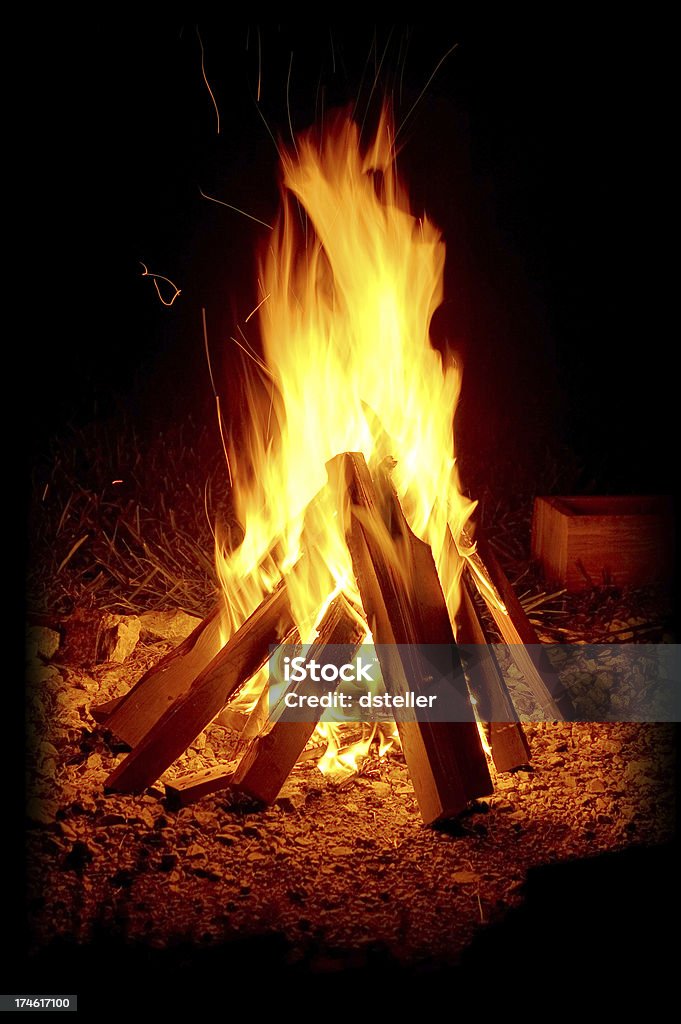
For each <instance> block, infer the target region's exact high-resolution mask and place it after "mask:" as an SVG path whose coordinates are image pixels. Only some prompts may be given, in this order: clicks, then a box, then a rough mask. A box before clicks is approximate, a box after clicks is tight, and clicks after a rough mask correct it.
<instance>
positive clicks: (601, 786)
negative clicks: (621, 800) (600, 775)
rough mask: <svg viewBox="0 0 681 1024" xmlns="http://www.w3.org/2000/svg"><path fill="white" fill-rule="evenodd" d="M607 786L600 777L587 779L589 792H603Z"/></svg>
mask: <svg viewBox="0 0 681 1024" xmlns="http://www.w3.org/2000/svg"><path fill="white" fill-rule="evenodd" d="M607 788H608V787H607V786H606V785H605V783H604V782H603V780H602V779H591V780H590V781H589V786H588V789H589V792H590V793H605V792H606V791H607Z"/></svg>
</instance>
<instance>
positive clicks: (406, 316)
mask: <svg viewBox="0 0 681 1024" xmlns="http://www.w3.org/2000/svg"><path fill="white" fill-rule="evenodd" d="M392 139H393V131H392V123H391V120H390V118H389V116H388V115H387V114H385V113H384V115H383V116H382V118H381V121H380V124H379V127H378V130H377V133H376V137H375V139H374V141H373V143H372V144H371V145H370V147H369V149H368V150H367V152H366V153H362V151H361V149H360V142H359V132H358V129H357V126H356V125H355V124H354V123H352V122H351V121H349V120H346V119H338V120H337V121H336V122H335V124H333V125H332V126H331V127H330V128H328V129H326V130H325V132H324V135H323V136H322V137H321V138H319V137H318V136H317V135H315V133H314V132H310V133H308V134H307V135H305V136H303V137H301V138H299V139H298V141H297V144H296V147H295V150H294V151H292V152H288V153H284V154H283V156H282V168H283V189H282V212H281V216H280V218H279V221H278V223H277V225H276V226H275V229H274V231H273V234H272V236H271V237H270V239H269V245H268V246H267V248H266V250H265V252H264V254H263V258H262V262H261V267H260V276H259V285H260V289H261V296H262V298H261V302H260V305H259V309H258V316H259V322H260V330H261V336H262V345H263V352H264V362H260V361H259V360H258V361H257V362H256V361H255V360H254V361H253V362H252V363H251V364H249V367H250V370H251V372H250V373H249V374H248V375H247V398H248V403H247V404H248V409H249V416H250V422H249V423H248V429H247V433H246V437H247V442H246V444H245V445H244V444H243V443H241V444H240V445H239V447H238V449H237V446H236V445H235V444H231V445H230V450H229V456H230V462H231V467H232V474H233V484H234V501H235V506H236V511H237V514H238V516H239V519H240V521H241V523H242V524H243V527H244V531H245V533H244V538H243V541H242V543H241V544H240V545H239V547H238V548H237V549H236V550H235V551H233V552H229V551H228V546H227V544H226V543H224V542H223V539H222V538H220V537H218V543H217V565H218V571H219V575H220V580H221V583H222V587H223V591H224V596H225V604H226V611H227V620H228V623H227V629H228V630H229V632H232V631H233V630H234V629H235V628H236V627H237V626H238V625H239V624H241V623H242V622H243V621H244V619H245V618H246V617H247V616H248V615H249V614H250V613H251V612H252V611H253V610H254V609H255V607H256V606H257V605H258V604H259V602H260V600H261V599H262V597H263V595H264V594H265V593H266V592H268V591H269V590H271V589H272V587H273V585H274V583H276V581H277V580H278V579H279V578H280V576H281V575H282V574H283V573H284V572H286V570H287V569H288V568H290V567H291V566H292V565H293V564H294V563H295V562H297V560H298V559H299V557H300V552H301V536H302V532H303V523H304V517H305V516H306V513H307V519H306V521H305V531H306V536H310V535H312V536H314V547H313V552H312V553H311V554H308V556H307V557H306V558H305V559H304V562H303V563H302V564H301V566H300V567H299V571H297V573H296V576H295V579H294V578H293V577H289V594H290V597H291V603H292V607H293V613H294V619H295V622H296V625H297V627H298V630H299V633H300V637H301V639H302V641H303V642H306V643H307V642H310V641H311V640H313V639H314V637H315V635H316V632H315V627H316V625H317V623H318V622H319V620H320V618H321V616H322V615H323V613H324V611H325V609H326V607H327V606H328V604H329V602H330V600H331V599H332V597H333V596H334V595H335V594H337V593H339V592H343V593H344V594H345V595H346V596H347V597H348V599H349V600H350V601H353V602H354V603H355V604H356V605H358V606H359V605H361V601H360V597H359V593H358V592H357V588H356V584H355V580H354V575H353V571H352V564H351V560H350V554H349V551H348V549H347V546H346V543H345V538H344V536H343V535H342V530H341V529H339V524H338V518H337V516H336V510H335V507H334V506H333V505H332V498H331V497H330V496H329V495H328V494H327V493H326V492H325V490H324V485H325V483H326V469H325V464H326V463H327V461H328V460H329V459H331V458H333V457H334V456H335V455H337V454H339V453H341V452H344V451H361V452H363V454H364V455H365V457H366V459H367V461H368V463H369V465H370V467H372V468H375V467H376V465H377V464H378V463H379V462H380V461H381V460H383V459H385V458H386V457H389V456H390V457H392V458H393V459H394V460H395V466H394V471H393V474H392V478H393V482H394V484H395V487H396V489H397V492H398V495H399V497H400V500H401V502H402V505H403V508H404V511H405V514H406V516H407V519H408V521H409V524H410V526H411V528H412V529H413V530H414V532H415V533H416V534H417V536H419V537H420V538H422V539H423V540H424V541H426V542H427V543H428V544H429V545H430V546H431V548H432V551H433V555H434V558H435V562H436V565H437V568H438V572H439V576H440V580H441V582H442V587H443V590H444V592H445V596H446V598H447V605H448V608H449V611H450V615H451V616H452V618H453V616H454V613H455V611H456V608H457V605H458V581H459V576H460V572H461V567H462V560H461V557H460V555H459V553H458V552H457V551H456V549H455V547H454V545H452V543H451V540H450V531H451V535H452V536H453V537H454V538H455V539H457V540H458V539H459V538H460V535H461V530H462V528H463V526H464V524H465V523H466V521H467V519H468V517H469V516H470V514H471V512H472V510H473V508H474V503H472V502H471V501H469V500H468V499H467V498H465V497H464V496H463V495H462V494H461V492H460V489H459V486H458V479H457V473H456V458H455V451H454V441H453V417H454V410H455V406H456V402H457V398H458V394H459V388H460V384H461V373H460V369H459V367H457V365H456V364H455V363H454V362H453V361H450V362H446V363H445V362H443V359H442V357H441V355H440V354H439V353H438V352H437V351H436V350H435V349H434V348H433V347H432V346H431V344H430V338H429V326H430V321H431V318H432V316H433V313H434V311H435V310H436V308H437V307H438V305H439V304H440V302H441V301H442V295H443V270H444V260H445V247H444V243H443V242H442V240H441V237H440V234H439V232H438V230H437V229H436V228H435V227H434V225H433V224H431V223H430V221H428V220H427V219H426V218H425V217H422V218H418V219H417V218H415V217H414V216H413V214H412V213H411V212H410V209H409V203H408V199H407V196H406V192H405V190H404V188H403V187H402V185H401V183H400V182H399V180H398V177H397V173H396V167H395V159H394V150H393V145H392ZM254 366H255V367H256V368H255V369H253V367H254ZM369 642H370V638H369ZM262 686H263V679H262V675H261V676H260V677H259V678H258V680H257V682H255V681H254V682H253V683H252V684H251V685H250V686H249V689H248V691H247V693H245V694H244V695H243V697H242V700H243V701H244V705H246V704H247V702H248V703H250V704H251V705H252V704H253V702H254V701H255V700H256V699H257V694H258V692H259V691H260V690H261V689H262ZM320 730H322V731H323V732H324V734H325V736H326V738H327V740H329V749H328V750H327V754H326V755H325V756H324V758H323V759H322V762H321V763H320V767H321V768H322V770H324V769H328V767H329V765H330V764H333V763H338V762H339V760H340V762H341V763H343V764H346V762H347V764H346V766H347V767H350V766H352V769H353V770H355V768H356V763H357V758H358V757H359V756H363V755H362V750H363V749H364V746H366V749H367V750H368V747H369V744H370V743H371V741H372V739H373V738H374V732H375V730H368V731H367V735H368V739H366V736H365V737H364V739H363V740H362V741H361V743H360V744H359V747H360V748H362V749H358V750H355V749H354V747H353V748H351V750H350V751H342V750H340V749H339V748H340V747H341V745H342V744H341V740H340V739H339V738H338V736H337V735H336V733H335V731H334V730H333V729H331V728H330V726H328V725H324V724H322V725H321V726H320ZM394 736H395V732H394V729H393V730H392V733H391V736H390V739H391V741H392V739H393V738H394ZM357 746H358V745H357V744H355V747H357ZM334 747H335V748H336V749H335V750H334V749H333V748H334ZM386 749H388V740H387V737H386V733H385V730H383V732H382V733H381V737H380V750H381V751H382V752H385V750H386ZM364 753H366V751H364ZM334 759H335V761H334Z"/></svg>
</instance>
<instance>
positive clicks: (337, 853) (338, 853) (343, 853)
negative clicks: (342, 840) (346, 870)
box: [329, 846, 355, 857]
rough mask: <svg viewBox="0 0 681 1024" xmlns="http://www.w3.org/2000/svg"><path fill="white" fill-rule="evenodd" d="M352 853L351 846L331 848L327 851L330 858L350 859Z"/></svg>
mask: <svg viewBox="0 0 681 1024" xmlns="http://www.w3.org/2000/svg"><path fill="white" fill-rule="evenodd" d="M354 852H355V851H354V850H353V848H352V847H351V846H332V847H331V849H330V851H329V853H330V854H331V856H332V857H350V856H351V855H352V854H353V853H354Z"/></svg>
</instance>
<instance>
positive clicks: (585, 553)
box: [532, 496, 674, 591]
mask: <svg viewBox="0 0 681 1024" xmlns="http://www.w3.org/2000/svg"><path fill="white" fill-rule="evenodd" d="M532 556H533V558H535V559H536V560H537V561H538V562H539V563H540V565H541V568H542V571H543V574H544V577H545V578H546V579H547V580H549V581H550V582H552V583H557V584H559V585H561V586H564V587H566V588H567V589H568V590H570V591H574V590H584V589H586V588H588V587H591V586H597V585H598V584H602V583H604V582H611V583H615V584H617V585H621V586H625V585H630V586H645V585H647V584H650V583H666V582H668V581H670V580H671V578H672V573H673V557H674V520H673V507H672V500H671V498H667V497H660V496H636V497H622V496H616V497H610V496H606V497H591V496H589V497H565V496H560V497H551V498H546V497H542V498H535V502H534V514H533V517H532Z"/></svg>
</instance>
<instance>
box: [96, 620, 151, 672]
mask: <svg viewBox="0 0 681 1024" xmlns="http://www.w3.org/2000/svg"><path fill="white" fill-rule="evenodd" d="M140 628H141V626H140V620H139V619H138V617H137V616H136V615H113V614H111V613H109V614H107V615H105V616H104V617H103V618H102V621H101V624H100V636H99V644H98V647H97V654H98V659H97V660H98V661H115V662H118V663H121V662H123V661H125V659H126V658H128V657H129V656H130V655H131V654H132V652H133V651H134V649H135V647H136V646H137V641H138V640H139V636H140Z"/></svg>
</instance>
